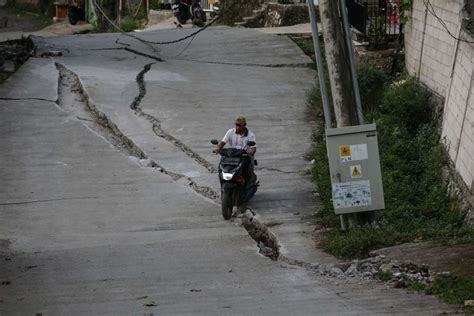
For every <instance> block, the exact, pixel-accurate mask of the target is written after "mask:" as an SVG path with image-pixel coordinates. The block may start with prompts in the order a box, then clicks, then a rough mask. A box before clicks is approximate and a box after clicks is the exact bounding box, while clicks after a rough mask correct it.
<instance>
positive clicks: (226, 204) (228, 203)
mask: <svg viewBox="0 0 474 316" xmlns="http://www.w3.org/2000/svg"><path fill="white" fill-rule="evenodd" d="M232 206H233V205H232V191H227V192H222V198H221V208H222V216H223V217H224V219H225V220H229V219H230V217H231V216H232Z"/></svg>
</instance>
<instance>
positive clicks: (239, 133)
mask: <svg viewBox="0 0 474 316" xmlns="http://www.w3.org/2000/svg"><path fill="white" fill-rule="evenodd" d="M226 144H228V145H229V147H230V148H231V150H232V149H234V150H236V151H239V152H241V153H242V154H243V155H242V156H241V159H242V162H241V168H242V176H241V177H235V179H233V178H232V179H229V180H235V182H237V183H238V184H239V185H240V187H242V188H244V192H243V193H241V195H242V196H239V197H236V196H233V198H232V199H231V200H232V202H228V203H229V205H230V204H232V205H235V206H237V210H236V211H234V212H233V215H236V212H242V211H243V209H244V207H245V203H246V202H247V201H248V200H249V199H250V198H251V197H252V196H253V194H254V193H255V191H256V187H257V186H258V183H257V176H256V175H255V173H254V164H255V159H254V156H255V153H256V152H257V147H256V138H255V134H254V133H253V132H252V131H251V130H249V129H248V128H247V121H246V119H245V117H243V116H239V117H237V118H236V119H235V128H231V129H229V130H228V131H227V132H226V134H225V136H224V138H223V139H222V140H221V141H220V142H219V143H218V144H217V147H216V148H215V149H214V150H213V153H214V154H216V155H217V154H221V155H223V156H225V155H227V154H228V153H227V152H225V153H223V152H221V151H223V148H224V146H225V145H226ZM225 163H226V162H225V159H222V160H221V163H220V166H222V165H225ZM221 170H222V168H221ZM224 171H225V170H224ZM220 179H221V187H222V197H223V203H224V201H225V202H227V199H226V198H225V194H226V193H227V192H226V187H225V186H223V182H224V181H223V180H225V179H223V178H222V177H220ZM236 192H237V191H236ZM223 207H225V208H226V207H227V206H225V205H223ZM231 207H232V206H231ZM223 211H224V208H223ZM224 217H227V216H224Z"/></svg>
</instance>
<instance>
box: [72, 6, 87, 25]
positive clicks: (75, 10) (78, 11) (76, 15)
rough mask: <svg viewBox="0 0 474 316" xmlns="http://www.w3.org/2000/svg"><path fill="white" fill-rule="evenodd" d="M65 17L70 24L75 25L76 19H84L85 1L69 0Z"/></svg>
mask: <svg viewBox="0 0 474 316" xmlns="http://www.w3.org/2000/svg"><path fill="white" fill-rule="evenodd" d="M67 17H68V20H69V23H70V24H71V25H76V24H77V21H84V20H85V19H86V10H85V1H84V0H70V1H69V3H68V6H67Z"/></svg>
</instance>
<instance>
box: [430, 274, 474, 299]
mask: <svg viewBox="0 0 474 316" xmlns="http://www.w3.org/2000/svg"><path fill="white" fill-rule="evenodd" d="M426 294H434V295H437V296H439V297H440V298H441V299H442V300H443V301H444V302H446V303H449V304H464V301H466V300H472V299H474V278H473V277H460V276H456V275H441V276H438V277H436V278H435V281H434V282H433V284H431V285H430V286H429V287H428V288H427V289H426Z"/></svg>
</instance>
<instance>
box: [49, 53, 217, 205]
mask: <svg viewBox="0 0 474 316" xmlns="http://www.w3.org/2000/svg"><path fill="white" fill-rule="evenodd" d="M55 65H56V68H57V69H58V71H59V78H58V81H59V82H58V103H57V106H58V107H59V108H60V109H61V110H62V111H64V112H68V113H73V114H74V116H75V117H76V118H77V119H78V121H79V122H81V123H82V124H83V125H85V126H86V127H87V128H89V129H90V130H92V131H93V132H95V133H96V134H98V135H100V136H102V137H103V138H105V140H106V141H108V142H109V143H110V144H112V145H113V146H114V147H115V148H117V149H118V150H119V151H121V152H122V153H124V154H126V155H129V156H131V157H135V158H137V159H138V160H139V162H138V163H139V164H140V165H141V166H142V167H150V168H153V169H154V170H157V171H159V172H161V173H164V174H166V175H168V176H169V177H171V178H172V179H173V180H174V181H175V182H177V183H181V184H183V180H184V181H185V182H184V184H185V185H186V186H188V187H190V188H192V189H193V190H194V191H195V192H196V193H198V194H199V195H200V196H202V197H204V198H207V199H209V200H212V201H214V202H216V201H217V200H218V195H217V193H216V192H214V190H212V189H211V188H208V187H204V186H199V185H198V184H197V183H195V182H194V181H193V180H192V179H191V178H189V177H186V176H184V175H182V174H178V173H175V172H171V171H168V170H166V169H165V168H163V167H162V166H160V165H159V164H158V163H157V162H155V161H153V160H151V159H149V158H148V156H147V155H146V153H145V152H144V151H143V150H142V149H141V148H139V147H138V146H137V145H136V144H135V143H134V142H133V141H132V140H131V139H130V138H128V137H127V136H125V135H124V134H123V133H122V132H121V131H120V129H119V128H118V127H117V125H115V123H113V122H112V121H111V120H110V119H109V118H108V117H107V116H106V115H105V114H104V113H103V112H101V111H99V110H98V109H97V107H96V106H95V104H93V103H92V101H91V100H90V97H89V95H88V94H87V92H86V91H85V89H84V87H83V86H82V83H81V82H80V80H79V77H78V76H77V74H75V73H74V72H73V71H71V70H69V69H68V68H66V67H65V66H64V65H62V64H60V63H57V62H56V63H55Z"/></svg>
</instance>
